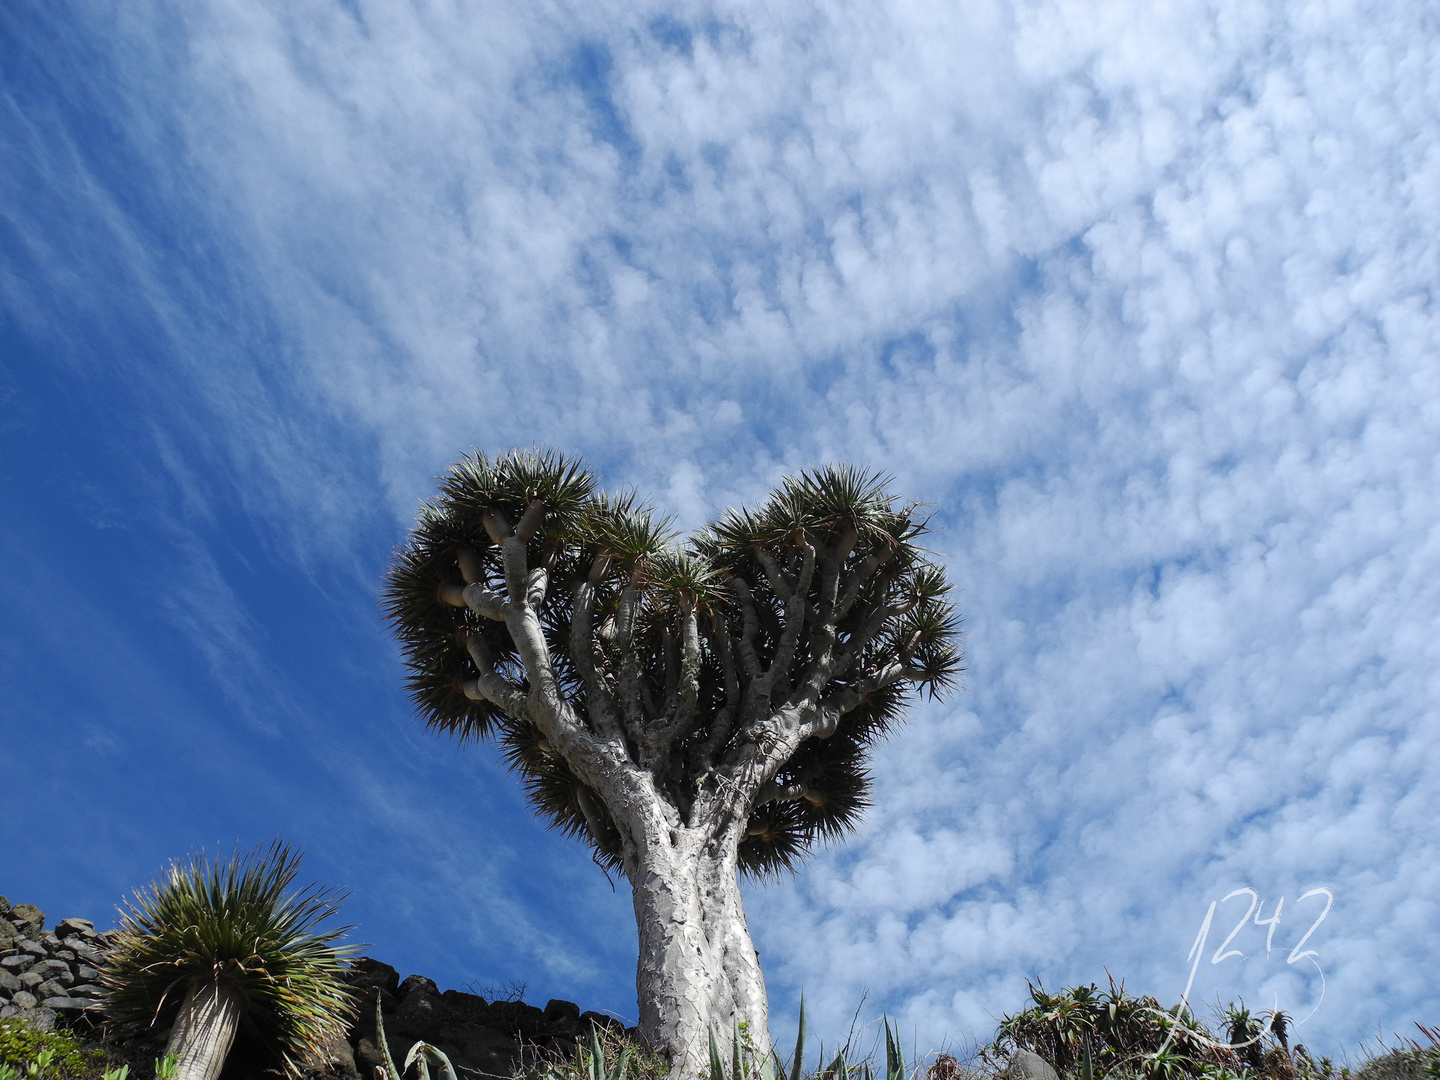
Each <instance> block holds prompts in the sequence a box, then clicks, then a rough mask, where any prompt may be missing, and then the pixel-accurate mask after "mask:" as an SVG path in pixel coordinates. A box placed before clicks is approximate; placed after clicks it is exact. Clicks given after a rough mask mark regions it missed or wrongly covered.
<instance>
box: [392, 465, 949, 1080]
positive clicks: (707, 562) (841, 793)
mask: <svg viewBox="0 0 1440 1080" xmlns="http://www.w3.org/2000/svg"><path fill="white" fill-rule="evenodd" d="M924 532H925V524H924V521H923V520H921V519H920V518H919V517H918V515H917V512H916V507H915V506H914V505H912V504H902V503H899V502H898V501H897V500H896V499H895V498H894V497H892V496H891V495H890V494H889V493H888V492H887V491H886V480H885V479H884V478H882V477H879V476H876V475H874V474H870V473H866V472H863V471H861V470H858V469H855V468H849V467H828V468H823V469H818V470H815V471H812V472H807V473H804V474H802V475H801V476H798V477H791V478H788V479H786V480H784V481H783V482H782V483H781V484H780V486H779V487H778V488H777V489H776V490H775V491H774V492H772V494H771V495H770V497H769V499H768V501H767V502H766V503H765V504H764V505H763V506H761V507H760V508H758V509H754V510H731V511H729V512H727V513H726V514H725V515H724V516H723V517H722V518H721V519H720V520H719V521H718V522H716V523H715V524H713V525H711V526H710V527H709V528H707V529H705V530H703V531H701V532H699V533H697V534H695V535H693V536H691V537H689V538H688V540H686V541H684V542H683V543H680V542H677V540H676V538H675V537H674V536H673V535H672V534H671V533H670V532H669V531H668V529H667V523H666V522H665V521H663V520H660V519H659V518H657V516H656V514H655V513H654V511H653V510H652V509H650V508H649V507H648V506H645V505H642V504H639V503H637V501H636V500H635V499H634V498H633V497H632V496H629V495H614V494H607V493H605V492H603V491H600V490H599V489H598V488H597V486H596V483H595V479H594V477H593V476H592V474H591V473H590V472H589V471H588V470H586V469H584V468H583V467H582V466H581V465H580V464H579V463H578V462H577V461H575V460H573V459H569V458H566V457H563V456H561V455H559V454H555V453H550V452H546V453H522V452H518V451H517V452H515V453H511V454H507V455H503V456H500V457H498V458H496V459H494V460H490V459H488V458H486V457H485V456H484V455H481V454H478V453H477V454H474V455H472V456H469V457H466V458H465V459H463V460H461V461H460V462H459V463H457V464H456V465H455V466H453V467H452V468H451V469H450V471H449V473H448V474H447V475H446V476H445V477H443V478H442V480H441V481H440V493H439V495H438V497H437V498H435V499H434V500H433V501H431V502H428V503H426V504H425V505H424V506H423V507H422V509H421V512H420V516H419V520H418V522H417V524H416V526H415V529H414V531H413V533H412V534H411V536H410V538H409V541H408V543H407V544H406V545H405V546H404V547H403V548H402V549H401V550H400V551H399V552H398V554H397V555H396V558H395V561H394V563H393V565H392V566H391V568H390V570H389V573H388V576H387V579H386V584H385V602H386V606H387V610H388V614H389V616H390V619H391V621H392V624H393V626H394V628H395V630H396V633H397V635H398V636H399V638H400V641H401V644H402V647H403V649H404V654H405V659H406V663H407V664H408V667H409V689H410V693H411V695H412V697H413V699H414V701H415V702H416V704H417V705H418V707H419V710H420V712H421V714H422V715H423V716H424V718H425V719H426V720H427V721H428V722H429V724H430V725H431V726H432V727H435V728H438V729H440V730H442V731H446V732H449V733H451V734H454V735H456V736H458V737H459V738H461V739H466V738H496V739H498V740H499V742H500V744H501V746H502V747H503V750H504V753H505V754H506V756H507V758H508V760H509V762H510V764H511V766H512V767H513V768H514V769H515V771H517V772H518V773H519V774H520V776H521V778H522V781H523V783H524V784H525V786H526V789H527V791H528V793H529V796H530V799H531V801H532V803H533V805H534V806H535V807H536V808H537V810H538V811H539V812H540V813H541V814H542V815H544V816H545V817H546V818H548V819H549V820H550V822H551V823H553V824H554V825H556V826H558V827H559V828H560V829H562V830H564V831H566V832H568V833H571V834H574V835H576V836H579V837H581V838H582V839H583V840H585V841H586V842H587V843H588V844H589V845H590V846H591V847H592V848H593V850H594V854H595V858H596V859H597V860H598V861H599V862H600V863H601V864H602V865H604V866H606V867H613V868H615V869H617V870H619V871H620V872H622V873H623V874H624V875H625V877H626V878H627V879H628V880H629V881H630V884H631V888H632V891H633V896H634V906H635V917H636V922H637V924H638V929H639V941H640V956H639V964H638V969H637V974H636V986H637V990H638V996H639V1006H640V1031H641V1034H642V1036H643V1037H644V1038H645V1039H646V1040H647V1041H648V1042H649V1044H650V1045H651V1047H652V1048H654V1049H656V1050H659V1051H662V1052H665V1053H667V1054H669V1055H670V1057H671V1060H672V1063H673V1067H674V1070H675V1074H676V1075H677V1076H678V1075H691V1076H693V1075H696V1074H698V1073H699V1072H700V1071H701V1070H702V1069H703V1068H704V1057H705V1047H706V1045H707V1040H708V1035H709V1031H710V1030H711V1029H712V1028H713V1029H714V1030H716V1031H720V1032H725V1031H729V1030H730V1029H731V1028H732V1025H733V1024H734V1023H735V1022H737V1021H741V1020H743V1021H747V1022H748V1023H749V1025H750V1027H749V1030H750V1032H751V1033H752V1036H753V1038H754V1039H755V1041H756V1043H757V1045H759V1046H761V1047H764V1048H766V1050H767V1051H768V1047H769V1045H770V1042H769V1037H768V1029H767V1010H766V1000H765V988H764V982H763V980H762V978H761V974H760V966H759V963H758V961H757V958H756V953H755V949H754V947H753V945H752V944H751V941H750V934H749V931H748V929H747V927H746V924H745V914H744V910H743V908H742V905H741V897H740V890H739V886H738V882H737V875H736V872H737V869H738V870H741V871H744V872H746V873H749V874H752V875H767V874H776V873H779V872H781V871H783V870H787V869H789V868H791V867H792V866H793V865H794V864H795V862H796V860H797V859H799V858H800V857H801V856H803V855H804V854H805V853H806V852H807V851H809V850H810V848H811V847H812V846H813V845H814V844H815V843H816V842H817V841H818V840H820V839H823V838H826V837H830V836H834V835H837V834H839V833H842V832H844V831H845V830H846V829H848V828H850V827H852V826H853V824H854V822H855V821H856V818H857V815H858V814H859V812H860V811H861V810H862V809H863V808H864V807H865V806H866V805H867V792H868V790H869V775H868V773H867V771H866V768H865V762H866V757H867V754H868V752H869V750H870V748H871V747H872V745H873V744H874V743H875V741H876V740H877V739H878V738H879V737H881V736H882V735H883V734H884V733H885V732H886V731H887V730H888V729H889V728H890V727H891V726H893V724H894V723H895V722H896V720H897V719H898V718H899V717H900V716H901V715H902V713H903V712H904V710H905V708H906V707H907V705H908V704H909V703H910V702H911V701H912V700H913V698H914V696H915V695H916V693H917V692H919V691H921V690H927V691H928V692H929V693H931V694H932V695H934V694H937V693H940V692H942V691H944V690H947V689H948V688H950V687H951V686H952V685H953V684H954V682H955V681H956V679H957V676H958V674H959V672H960V670H961V668H960V662H961V653H960V651H959V648H958V629H957V617H956V614H955V612H954V610H953V608H952V607H951V605H950V604H949V602H948V599H947V595H948V593H949V589H950V586H949V584H948V583H947V581H946V577H945V573H944V571H943V570H942V569H941V568H940V566H938V565H937V564H936V563H934V562H932V561H931V560H930V558H929V557H928V556H927V554H926V552H925V551H923V550H922V549H921V548H920V547H919V546H918V544H917V541H918V539H919V538H920V537H921V535H922V534H923V533H924Z"/></svg>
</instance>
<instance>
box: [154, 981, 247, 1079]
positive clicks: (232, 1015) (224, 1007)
mask: <svg viewBox="0 0 1440 1080" xmlns="http://www.w3.org/2000/svg"><path fill="white" fill-rule="evenodd" d="M244 1011H245V999H244V996H243V995H242V994H241V993H240V990H239V988H238V987H236V986H234V985H233V984H231V983H229V982H226V981H224V980H220V981H216V982H201V983H197V984H195V985H194V986H192V987H191V988H190V993H189V994H188V995H187V996H186V998H185V1004H184V1005H182V1006H181V1007H180V1013H179V1015H178V1016H176V1018H175V1026H174V1027H172V1028H171V1029H170V1041H169V1042H168V1043H166V1044H165V1053H167V1054H174V1055H175V1057H176V1058H177V1059H178V1061H177V1065H176V1072H175V1078H176V1080H216V1078H217V1077H219V1075H220V1070H221V1069H223V1068H224V1067H225V1059H226V1058H227V1057H228V1056H229V1055H230V1047H232V1046H233V1045H234V1044H235V1033H236V1032H237V1031H239V1030H240V1016H241V1014H242V1013H243V1012H244Z"/></svg>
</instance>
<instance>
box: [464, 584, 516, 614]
mask: <svg viewBox="0 0 1440 1080" xmlns="http://www.w3.org/2000/svg"><path fill="white" fill-rule="evenodd" d="M460 597H461V600H462V602H463V603H464V605H465V606H466V607H468V608H469V609H470V610H471V611H473V612H475V613H476V614H477V615H483V616H485V618H487V619H494V620H496V621H497V622H504V621H505V609H506V607H507V605H506V603H505V597H503V596H501V595H500V594H499V593H497V592H492V591H491V590H489V589H487V588H486V587H485V586H484V585H482V584H480V583H479V582H478V581H473V582H471V583H470V584H469V585H466V586H465V588H463V589H461V590H460Z"/></svg>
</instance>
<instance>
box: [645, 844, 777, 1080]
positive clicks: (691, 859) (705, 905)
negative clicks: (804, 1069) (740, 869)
mask: <svg viewBox="0 0 1440 1080" xmlns="http://www.w3.org/2000/svg"><path fill="white" fill-rule="evenodd" d="M706 845H707V841H706V840H705V838H704V830H690V829H686V830H680V831H677V836H676V842H675V844H674V845H673V852H672V853H669V854H662V855H657V856H652V857H651V858H649V859H646V860H643V861H642V862H640V863H639V865H637V866H636V867H635V869H634V872H633V874H632V875H631V881H632V883H633V884H632V888H633V890H634V901H635V921H636V925H637V926H638V927H639V929H640V959H639V964H638V966H637V970H636V976H635V988H636V991H637V996H638V998H639V1001H640V1029H641V1031H643V1032H645V1033H646V1034H647V1036H648V1037H649V1038H650V1039H651V1041H652V1042H654V1043H656V1044H658V1045H661V1046H667V1047H674V1048H681V1049H682V1051H683V1052H682V1053H680V1054H679V1055H677V1057H676V1058H675V1065H676V1069H677V1071H678V1072H682V1073H684V1074H685V1075H696V1074H698V1073H699V1072H700V1071H701V1069H702V1066H703V1065H704V1060H703V1059H704V1057H705V1053H706V1048H707V1038H706V1036H707V1035H708V1033H709V1030H710V1028H711V1026H712V1025H713V1026H714V1028H715V1029H716V1036H717V1038H719V1039H720V1040H721V1044H722V1045H724V1044H725V1042H726V1041H727V1040H728V1039H729V1037H730V1034H731V1030H732V1028H731V1021H732V1019H733V1020H744V1021H747V1022H748V1023H749V1025H750V1032H751V1035H752V1037H753V1038H755V1040H756V1042H757V1044H758V1045H764V1046H768V1045H769V1039H768V1034H767V1032H768V1006H767V1002H766V997H765V981H764V978H763V976H762V975H761V973H760V960H759V957H758V956H757V954H756V952H755V946H754V945H753V944H752V943H751V940H750V931H749V928H748V927H747V925H746V922H745V908H744V904H743V902H742V900H741V897H740V888H739V883H738V881H737V880H736V873H735V859H734V855H733V852H732V853H731V854H730V855H729V857H726V856H725V854H724V845H709V846H711V847H712V848H716V849H718V850H716V851H714V852H713V853H711V854H707V853H706V852H705V851H704V850H703V847H704V846H706ZM697 849H698V850H697Z"/></svg>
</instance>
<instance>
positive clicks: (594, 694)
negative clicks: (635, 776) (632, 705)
mask: <svg viewBox="0 0 1440 1080" xmlns="http://www.w3.org/2000/svg"><path fill="white" fill-rule="evenodd" d="M592 576H593V575H592ZM594 622H595V583H594V582H593V581H590V580H586V581H582V582H581V583H580V584H579V585H578V586H576V589H575V609H574V613H573V615H572V616H571V619H570V657H571V659H572V660H573V661H574V663H575V670H576V671H577V672H578V673H579V675H580V681H581V682H582V683H584V684H585V698H586V705H587V711H588V712H589V714H590V719H591V721H592V722H593V723H594V724H595V730H596V731H597V732H599V733H600V735H601V736H602V737H604V738H605V739H607V740H611V741H620V742H622V743H623V740H621V739H620V722H619V720H618V719H617V718H616V716H615V698H614V697H613V696H612V695H611V693H610V688H609V687H608V686H606V685H605V679H604V677H603V676H602V675H601V674H600V671H599V669H598V668H597V667H596V659H597V652H598V649H597V645H596V642H595V639H594V635H593V633H592V627H593V625H594ZM602 655H603V654H602Z"/></svg>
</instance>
